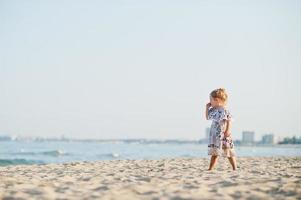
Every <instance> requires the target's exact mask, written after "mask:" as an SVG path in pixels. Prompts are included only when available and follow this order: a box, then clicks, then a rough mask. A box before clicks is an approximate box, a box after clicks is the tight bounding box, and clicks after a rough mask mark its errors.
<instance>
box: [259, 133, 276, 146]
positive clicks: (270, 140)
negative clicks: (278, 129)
mask: <svg viewBox="0 0 301 200" xmlns="http://www.w3.org/2000/svg"><path fill="white" fill-rule="evenodd" d="M261 143H262V144H275V137H274V134H265V135H263V136H262V139H261Z"/></svg>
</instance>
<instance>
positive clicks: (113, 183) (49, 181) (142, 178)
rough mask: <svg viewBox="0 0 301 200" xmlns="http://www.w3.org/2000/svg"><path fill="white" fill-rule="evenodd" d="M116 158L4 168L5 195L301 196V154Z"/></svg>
mask: <svg viewBox="0 0 301 200" xmlns="http://www.w3.org/2000/svg"><path fill="white" fill-rule="evenodd" d="M237 161H238V162H237V164H238V169H237V170H236V171H232V170H231V168H230V164H229V163H228V161H227V160H226V159H225V158H220V159H219V161H218V164H217V166H216V168H215V169H214V170H213V171H207V168H208V163H209V159H206V158H174V159H160V160H112V161H96V162H72V163H65V164H42V165H18V166H6V167H0V180H1V181H0V198H1V199H174V200H175V199H301V157H297V158H296V157H290V158H286V157H239V158H237Z"/></svg>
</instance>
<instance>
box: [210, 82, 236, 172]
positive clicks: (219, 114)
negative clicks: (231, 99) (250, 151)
mask: <svg viewBox="0 0 301 200" xmlns="http://www.w3.org/2000/svg"><path fill="white" fill-rule="evenodd" d="M227 99H228V95H227V93H226V91H225V89H224V88H218V89H216V90H213V91H212V92H211V93H210V103H207V105H206V119H207V120H212V124H211V128H210V133H209V144H208V155H211V160H210V166H209V169H208V170H212V169H213V167H214V165H215V164H216V161H217V158H218V156H223V157H228V159H229V161H230V163H231V166H232V169H233V170H235V169H236V161H235V151H234V144H233V141H232V138H231V132H230V126H231V119H232V115H231V114H230V112H229V111H228V110H227V109H226V103H227Z"/></svg>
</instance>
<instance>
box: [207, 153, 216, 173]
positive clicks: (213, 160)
mask: <svg viewBox="0 0 301 200" xmlns="http://www.w3.org/2000/svg"><path fill="white" fill-rule="evenodd" d="M217 157H218V156H211V159H210V166H209V169H208V170H212V169H213V167H214V165H215V164H216V161H217Z"/></svg>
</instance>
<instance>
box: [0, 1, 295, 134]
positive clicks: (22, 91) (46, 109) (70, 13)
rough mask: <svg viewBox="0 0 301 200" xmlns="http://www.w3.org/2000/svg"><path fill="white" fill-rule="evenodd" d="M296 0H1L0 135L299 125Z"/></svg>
mask: <svg viewBox="0 0 301 200" xmlns="http://www.w3.org/2000/svg"><path fill="white" fill-rule="evenodd" d="M300 67H301V1H298V0H295V1H292V0H283V1H265V0H258V1H246V0H245V1H241V0H237V1H224V0H221V1H212V0H208V1H193V0H191V1H189V0H188V1H187V0H183V1H174V0H170V1H164V0H156V1H143V0H137V1H133V0H129V1H126V0H118V1H117V0H110V1H89V0H88V1H83V0H82V1H74V0H69V1H58V0H57V1H56V0H54V1H52V0H49V1H47V0H45V1H38V0H36V1H30V0H29V1H14V0H6V1H5V0H0V134H10V135H20V136H42V137H53V136H61V135H65V136H66V137H71V138H98V139H109V138H110V139H115V138H149V139H155V138H157V139H199V138H203V137H204V135H205V128H206V127H207V126H209V125H210V121H206V120H205V117H204V111H205V110H204V108H205V104H206V103H207V102H208V98H209V93H210V92H211V91H212V90H213V89H215V88H218V87H224V88H226V90H227V91H228V93H229V104H228V109H229V110H230V112H231V113H232V115H233V117H234V119H235V121H234V122H233V129H232V133H233V137H234V139H240V138H241V132H242V131H243V130H251V131H255V133H256V139H260V138H261V135H262V134H265V133H274V134H275V135H276V136H280V137H284V136H293V135H296V136H301V117H300V114H301V89H300V85H301V79H300V75H301V69H300Z"/></svg>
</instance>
